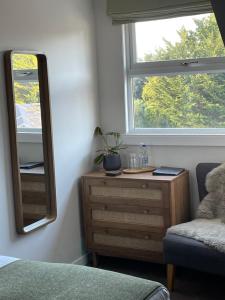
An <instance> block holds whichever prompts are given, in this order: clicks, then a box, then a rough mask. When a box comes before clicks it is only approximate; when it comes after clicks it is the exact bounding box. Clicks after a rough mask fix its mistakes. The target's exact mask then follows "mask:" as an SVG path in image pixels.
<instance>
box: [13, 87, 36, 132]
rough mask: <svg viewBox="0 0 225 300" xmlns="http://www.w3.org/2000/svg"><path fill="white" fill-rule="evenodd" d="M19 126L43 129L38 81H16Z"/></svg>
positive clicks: (17, 120)
mask: <svg viewBox="0 0 225 300" xmlns="http://www.w3.org/2000/svg"><path fill="white" fill-rule="evenodd" d="M14 91H15V100H16V122H17V128H33V129H41V128H42V124H41V107H40V98H39V83H38V82H18V81H14Z"/></svg>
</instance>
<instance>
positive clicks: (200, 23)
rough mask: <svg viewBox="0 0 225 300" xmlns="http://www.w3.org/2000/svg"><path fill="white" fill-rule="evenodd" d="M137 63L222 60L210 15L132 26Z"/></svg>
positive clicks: (219, 40) (224, 49) (222, 49)
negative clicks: (133, 27) (134, 34)
mask: <svg viewBox="0 0 225 300" xmlns="http://www.w3.org/2000/svg"><path fill="white" fill-rule="evenodd" d="M135 33H136V54H137V55H136V56H137V62H149V61H165V60H174V59H188V58H190V59H192V58H207V57H221V56H225V48H224V44H223V42H222V38H221V35H220V32H219V29H218V26H217V23H216V19H215V17H214V14H202V15H197V16H188V17H179V18H172V19H164V20H157V21H148V22H140V23H136V24H135Z"/></svg>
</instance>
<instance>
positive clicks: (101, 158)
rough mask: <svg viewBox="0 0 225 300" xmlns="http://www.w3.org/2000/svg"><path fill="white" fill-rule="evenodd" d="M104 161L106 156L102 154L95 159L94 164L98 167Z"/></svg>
mask: <svg viewBox="0 0 225 300" xmlns="http://www.w3.org/2000/svg"><path fill="white" fill-rule="evenodd" d="M103 159H104V154H103V153H102V154H100V155H98V156H97V157H96V158H95V160H94V163H95V164H96V165H100V163H102V162H103Z"/></svg>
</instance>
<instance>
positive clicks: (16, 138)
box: [5, 51, 56, 233]
mask: <svg viewBox="0 0 225 300" xmlns="http://www.w3.org/2000/svg"><path fill="white" fill-rule="evenodd" d="M5 66H6V87H7V95H8V104H9V105H8V107H9V121H10V138H11V150H12V151H11V152H12V167H13V179H14V180H13V181H14V198H15V209H16V221H17V230H18V232H19V233H27V232H29V231H31V230H34V229H37V228H38V227H40V226H43V225H45V224H47V223H50V222H52V221H54V219H55V217H56V203H55V181H54V166H53V154H52V141H51V123H50V109H49V95H48V81H47V64H46V57H45V56H44V55H43V54H36V53H28V52H14V51H10V52H7V53H6V55H5Z"/></svg>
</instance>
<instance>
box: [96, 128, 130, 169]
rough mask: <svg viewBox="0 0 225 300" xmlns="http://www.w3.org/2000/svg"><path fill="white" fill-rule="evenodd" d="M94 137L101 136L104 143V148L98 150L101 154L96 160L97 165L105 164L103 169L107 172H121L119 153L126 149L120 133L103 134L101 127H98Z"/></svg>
mask: <svg viewBox="0 0 225 300" xmlns="http://www.w3.org/2000/svg"><path fill="white" fill-rule="evenodd" d="M94 135H95V136H100V137H101V138H102V142H103V148H102V149H99V150H97V152H98V153H100V154H99V155H98V156H97V157H96V158H95V160H94V162H95V164H97V165H100V164H101V163H102V162H103V168H104V169H105V170H106V171H114V170H119V169H120V168H121V159H120V154H119V151H120V150H122V149H126V147H125V146H124V145H123V143H122V141H121V135H120V133H119V132H115V131H112V132H107V133H103V131H102V129H101V128H100V127H96V128H95V132H94Z"/></svg>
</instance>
